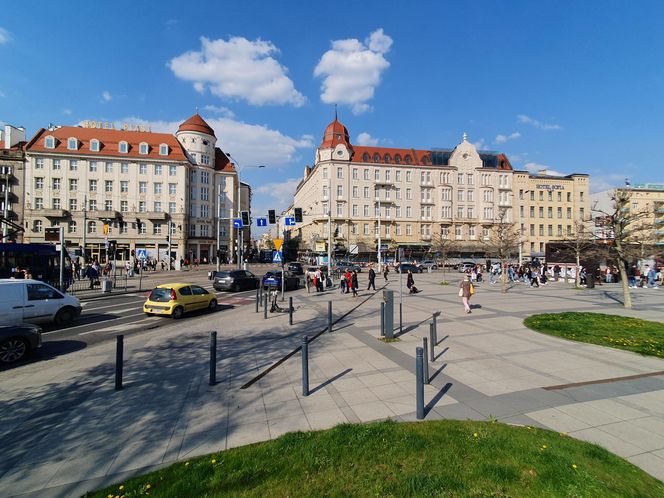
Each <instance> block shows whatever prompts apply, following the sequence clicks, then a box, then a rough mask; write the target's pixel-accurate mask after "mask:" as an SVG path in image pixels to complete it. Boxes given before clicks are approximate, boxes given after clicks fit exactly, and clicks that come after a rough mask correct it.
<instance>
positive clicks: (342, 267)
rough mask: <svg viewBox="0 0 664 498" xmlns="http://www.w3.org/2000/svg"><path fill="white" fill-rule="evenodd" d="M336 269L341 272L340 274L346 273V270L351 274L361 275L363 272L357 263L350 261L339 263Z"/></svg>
mask: <svg viewBox="0 0 664 498" xmlns="http://www.w3.org/2000/svg"><path fill="white" fill-rule="evenodd" d="M335 269H336V270H338V271H340V272H344V273H345V272H346V270H348V271H350V272H354V271H356V272H358V273H360V272H361V271H362V267H361V266H360V265H357V264H355V263H352V262H350V261H337V264H336V265H335Z"/></svg>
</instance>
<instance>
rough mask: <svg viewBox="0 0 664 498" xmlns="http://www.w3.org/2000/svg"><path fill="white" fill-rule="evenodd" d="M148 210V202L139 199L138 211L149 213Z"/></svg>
mask: <svg viewBox="0 0 664 498" xmlns="http://www.w3.org/2000/svg"><path fill="white" fill-rule="evenodd" d="M147 211H148V208H147V204H146V203H145V201H138V212H139V213H147Z"/></svg>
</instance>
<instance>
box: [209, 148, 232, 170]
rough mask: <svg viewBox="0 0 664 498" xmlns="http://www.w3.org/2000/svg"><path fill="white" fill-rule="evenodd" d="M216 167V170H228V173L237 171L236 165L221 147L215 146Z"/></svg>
mask: <svg viewBox="0 0 664 498" xmlns="http://www.w3.org/2000/svg"><path fill="white" fill-rule="evenodd" d="M214 169H215V171H226V172H228V173H231V172H234V171H235V166H234V165H233V163H232V162H231V160H230V159H228V156H227V155H226V154H224V151H223V150H221V149H220V148H219V147H215V148H214Z"/></svg>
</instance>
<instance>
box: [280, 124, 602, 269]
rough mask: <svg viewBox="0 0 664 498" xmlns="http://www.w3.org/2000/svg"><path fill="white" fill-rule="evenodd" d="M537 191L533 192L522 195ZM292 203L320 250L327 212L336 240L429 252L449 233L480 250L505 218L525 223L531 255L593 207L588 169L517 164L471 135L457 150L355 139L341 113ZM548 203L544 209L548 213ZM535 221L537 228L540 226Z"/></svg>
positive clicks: (305, 234)
mask: <svg viewBox="0 0 664 498" xmlns="http://www.w3.org/2000/svg"><path fill="white" fill-rule="evenodd" d="M549 191H551V192H554V193H553V194H552V195H549V194H548V193H545V192H549ZM530 192H533V193H534V200H533V201H530V198H529V197H527V198H524V199H521V198H518V197H517V196H518V195H521V196H523V195H524V194H525V193H528V194H529V193H530ZM539 192H543V193H542V194H540V193H539ZM557 192H561V194H560V198H559V196H558V194H557ZM568 192H569V194H570V196H569V200H568V195H567V194H568ZM293 206H297V207H302V208H303V211H304V223H302V224H300V225H299V226H298V227H297V228H296V231H295V233H294V235H300V236H301V237H302V240H303V241H304V245H305V246H307V247H308V248H310V249H311V250H315V251H320V250H323V248H324V247H325V241H326V240H327V238H328V212H329V219H330V220H331V233H332V234H337V236H336V237H334V236H333V239H335V240H334V242H333V243H336V244H339V243H341V244H343V245H346V246H348V245H353V244H358V243H360V244H362V243H363V244H364V245H365V247H367V248H368V250H369V251H370V252H371V251H375V250H376V249H377V242H378V240H379V238H380V241H381V243H382V244H383V245H387V246H388V247H392V248H394V247H397V246H401V247H417V248H419V249H420V250H422V251H425V250H426V249H427V247H431V246H432V244H433V245H435V242H436V240H437V239H438V238H439V237H441V238H443V239H450V240H452V241H454V249H453V250H454V251H458V252H460V253H466V254H478V255H479V254H483V253H484V251H485V249H486V246H485V244H484V243H485V242H486V241H487V240H488V239H489V238H490V234H491V230H492V227H494V226H495V225H496V223H499V222H500V221H501V220H502V221H505V222H509V223H515V224H516V226H517V228H518V227H519V226H521V227H522V228H523V230H524V231H523V240H524V244H523V249H524V250H523V255H524V256H530V255H531V254H536V253H538V252H540V251H543V249H544V246H545V244H546V242H547V241H549V240H555V239H556V238H558V239H559V238H560V237H558V234H559V230H558V226H559V225H561V226H562V231H563V232H564V233H566V231H567V225H568V223H569V222H568V221H567V220H571V219H572V218H574V217H577V216H583V215H588V214H589V204H588V176H587V175H571V176H569V177H546V176H537V175H529V174H528V173H527V172H515V171H513V169H512V166H511V165H510V163H509V160H508V159H507V157H506V156H505V155H504V154H501V153H498V152H489V151H478V150H477V149H476V148H475V146H474V145H473V144H472V143H470V142H469V141H468V139H467V137H466V136H465V135H464V137H463V140H462V141H461V143H459V144H458V145H457V146H456V147H455V148H454V149H440V150H426V151H425V150H415V149H394V148H385V147H364V146H354V145H351V144H350V143H349V141H348V131H347V130H346V128H345V127H344V126H343V125H342V124H341V123H339V122H338V121H336V120H335V121H334V122H332V123H331V124H330V125H329V126H328V127H327V129H326V131H325V134H324V137H323V143H322V144H321V146H320V147H319V148H318V150H317V151H316V157H315V163H314V166H313V167H312V168H309V167H307V168H305V173H304V178H303V180H302V182H301V183H300V185H299V186H298V189H297V191H296V194H295V198H294V202H293ZM531 206H532V208H531ZM540 208H541V210H542V212H543V213H544V215H545V217H546V218H544V219H542V221H539V220H538V216H539V213H540ZM531 209H534V215H533V216H532V217H531V216H530V212H531ZM568 209H571V211H568ZM568 212H569V215H570V216H571V218H568V217H567V216H568ZM550 213H551V216H552V218H548V216H549V214H550ZM560 213H562V218H558V215H559V214H560ZM540 224H543V227H544V228H543V232H542V235H540V230H539V225H540ZM530 225H534V226H535V227H536V228H535V232H534V234H533V235H530V231H529V226H530ZM549 225H551V229H549Z"/></svg>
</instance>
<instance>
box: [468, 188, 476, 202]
mask: <svg viewBox="0 0 664 498" xmlns="http://www.w3.org/2000/svg"><path fill="white" fill-rule="evenodd" d="M468 202H475V191H474V190H469V191H468Z"/></svg>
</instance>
